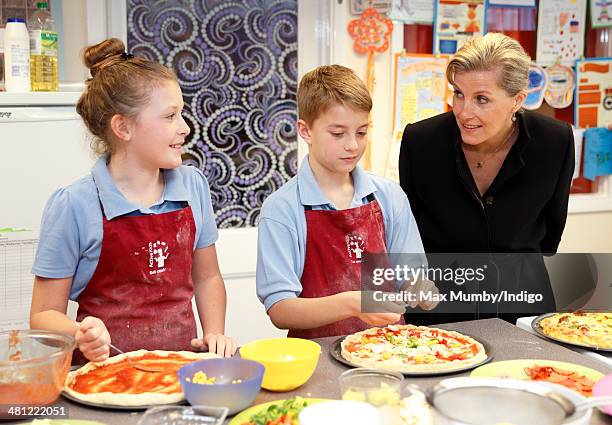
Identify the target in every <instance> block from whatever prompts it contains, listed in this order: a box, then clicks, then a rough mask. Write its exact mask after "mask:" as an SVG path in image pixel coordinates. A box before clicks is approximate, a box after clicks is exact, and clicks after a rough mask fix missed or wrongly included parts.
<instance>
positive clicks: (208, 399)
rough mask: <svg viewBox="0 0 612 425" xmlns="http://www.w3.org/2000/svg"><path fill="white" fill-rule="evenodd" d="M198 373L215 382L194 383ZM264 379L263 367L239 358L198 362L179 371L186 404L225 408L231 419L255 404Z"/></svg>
mask: <svg viewBox="0 0 612 425" xmlns="http://www.w3.org/2000/svg"><path fill="white" fill-rule="evenodd" d="M198 372H203V373H205V374H206V376H207V377H209V378H214V383H211V384H203V383H195V382H193V376H194V375H195V374H196V373H198ZM263 375H264V367H263V365H262V364H260V363H258V362H254V361H251V360H245V359H239V358H221V359H206V360H200V361H197V362H194V363H190V364H187V365H185V366H182V367H181V368H180V369H179V370H178V377H179V382H180V383H181V388H182V389H183V393H185V398H186V399H187V401H188V402H189V404H191V405H193V406H195V405H206V406H217V407H227V408H228V409H229V414H230V415H233V414H234V413H236V412H239V411H241V410H243V409H244V408H246V407H248V406H249V405H250V404H251V403H252V402H253V400H255V397H257V394H259V390H260V388H261V381H262V378H263Z"/></svg>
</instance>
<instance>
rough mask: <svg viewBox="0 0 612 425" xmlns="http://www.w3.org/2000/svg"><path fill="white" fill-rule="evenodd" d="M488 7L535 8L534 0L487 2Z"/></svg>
mask: <svg viewBox="0 0 612 425" xmlns="http://www.w3.org/2000/svg"><path fill="white" fill-rule="evenodd" d="M489 6H501V7H536V0H489Z"/></svg>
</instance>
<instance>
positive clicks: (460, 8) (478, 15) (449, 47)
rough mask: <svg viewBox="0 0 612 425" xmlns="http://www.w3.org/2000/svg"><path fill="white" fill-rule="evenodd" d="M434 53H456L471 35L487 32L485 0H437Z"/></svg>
mask: <svg viewBox="0 0 612 425" xmlns="http://www.w3.org/2000/svg"><path fill="white" fill-rule="evenodd" d="M434 5H435V8H434V37H433V39H434V45H433V52H432V53H441V54H451V55H452V54H454V53H455V52H457V50H459V49H460V48H461V46H463V44H464V43H465V42H466V41H467V40H468V39H470V38H471V37H474V36H477V35H483V34H484V33H485V32H486V16H487V13H486V5H485V1H484V0H436V1H435V4H434Z"/></svg>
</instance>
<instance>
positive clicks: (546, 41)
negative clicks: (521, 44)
mask: <svg viewBox="0 0 612 425" xmlns="http://www.w3.org/2000/svg"><path fill="white" fill-rule="evenodd" d="M586 5H587V2H586V1H585V0H580V1H577V0H540V5H539V8H538V12H539V13H538V34H537V48H536V62H537V63H538V64H539V65H542V66H547V65H552V64H554V63H557V62H561V63H562V64H564V65H569V66H572V65H573V64H574V61H575V60H576V59H578V58H580V57H581V56H582V55H583V52H584V31H585V27H586Z"/></svg>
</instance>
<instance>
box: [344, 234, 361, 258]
mask: <svg viewBox="0 0 612 425" xmlns="http://www.w3.org/2000/svg"><path fill="white" fill-rule="evenodd" d="M344 239H345V241H346V250H347V251H348V255H349V259H350V260H351V262H352V263H361V262H363V255H362V254H363V247H364V245H365V244H364V242H363V238H362V237H361V236H359V235H358V234H357V233H351V234H350V235H346V237H345V238H344Z"/></svg>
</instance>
